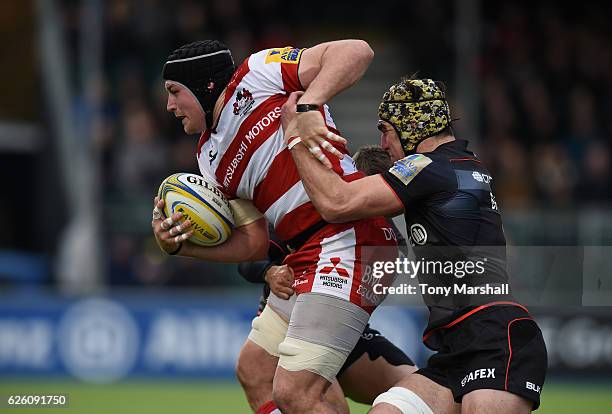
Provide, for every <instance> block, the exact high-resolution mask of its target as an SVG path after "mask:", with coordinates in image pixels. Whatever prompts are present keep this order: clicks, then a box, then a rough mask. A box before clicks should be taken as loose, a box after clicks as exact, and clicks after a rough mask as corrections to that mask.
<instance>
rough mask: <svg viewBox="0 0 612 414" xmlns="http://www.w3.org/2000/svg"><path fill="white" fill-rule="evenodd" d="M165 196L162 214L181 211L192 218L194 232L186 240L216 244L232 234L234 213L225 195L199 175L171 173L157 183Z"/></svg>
mask: <svg viewBox="0 0 612 414" xmlns="http://www.w3.org/2000/svg"><path fill="white" fill-rule="evenodd" d="M157 195H158V196H159V198H161V199H163V200H164V210H163V215H164V216H165V217H169V216H171V215H172V214H174V213H181V214H182V215H183V218H184V219H187V220H189V221H191V223H192V226H191V229H192V230H193V236H191V238H190V239H189V241H191V242H193V243H195V244H198V245H200V246H216V245H218V244H221V243H223V242H225V241H226V240H227V239H228V238H229V237H230V235H231V234H232V228H233V227H234V216H233V214H232V209H231V208H230V206H229V203H228V201H227V199H226V198H225V197H224V196H223V193H221V191H220V190H219V189H218V188H217V186H216V185H215V184H214V183H212V182H210V181H207V180H206V179H205V178H203V177H200V176H199V175H195V174H189V173H178V174H173V175H171V176H170V177H168V178H166V179H165V180H164V181H163V182H162V183H161V185H160V186H159V191H158V194H157Z"/></svg>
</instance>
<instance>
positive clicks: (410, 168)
mask: <svg viewBox="0 0 612 414" xmlns="http://www.w3.org/2000/svg"><path fill="white" fill-rule="evenodd" d="M431 162H432V161H431V158H429V157H427V156H425V155H423V154H413V155H409V156H407V157H406V158H402V159H401V160H399V161H396V162H395V164H393V167H391V168H390V169H389V172H390V173H391V174H393V175H394V176H396V177H397V178H399V180H400V181H401V182H403V183H404V184H406V185H408V184H410V181H412V180H413V179H414V177H416V176H417V175H418V174H419V173H420V172H421V171H423V169H424V168H425V167H427V166H428V165H429V164H431Z"/></svg>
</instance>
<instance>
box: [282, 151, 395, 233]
mask: <svg viewBox="0 0 612 414" xmlns="http://www.w3.org/2000/svg"><path fill="white" fill-rule="evenodd" d="M291 155H292V156H293V160H294V161H295V165H296V166H297V169H298V171H299V173H300V177H301V179H302V183H303V184H304V188H305V189H306V193H308V197H309V198H310V201H312V204H313V205H314V206H315V208H316V209H317V211H318V212H319V213H320V214H321V217H323V219H324V220H325V221H328V222H330V223H344V222H347V221H352V220H358V219H361V218H366V217H375V216H390V215H391V216H394V215H397V214H399V213H401V212H402V211H403V210H404V206H403V205H402V203H401V202H400V200H399V199H398V198H397V196H396V195H395V193H394V192H393V190H391V188H389V186H388V185H387V183H386V182H385V180H383V178H382V177H381V175H380V174H376V175H371V176H368V177H364V178H361V179H359V180H355V181H351V182H346V181H344V180H343V179H342V178H341V177H340V176H339V175H338V174H336V173H335V172H333V171H331V170H329V169H327V168H325V167H324V166H322V165H321V163H319V162H318V161H317V160H315V159H314V158H313V157H312V156H311V155H310V153H309V152H308V150H307V149H306V147H305V146H304V145H301V144H299V145H296V146H295V147H293V149H291Z"/></svg>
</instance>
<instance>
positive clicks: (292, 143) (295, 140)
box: [287, 136, 302, 150]
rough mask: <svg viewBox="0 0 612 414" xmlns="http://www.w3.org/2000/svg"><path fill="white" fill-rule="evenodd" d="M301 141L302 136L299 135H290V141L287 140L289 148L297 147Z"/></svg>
mask: <svg viewBox="0 0 612 414" xmlns="http://www.w3.org/2000/svg"><path fill="white" fill-rule="evenodd" d="M300 142H302V138H300V137H297V136H292V137H290V138H289V141H287V149H289V150H291V149H292V148H293V147H295V146H296V145H297V144H299V143H300Z"/></svg>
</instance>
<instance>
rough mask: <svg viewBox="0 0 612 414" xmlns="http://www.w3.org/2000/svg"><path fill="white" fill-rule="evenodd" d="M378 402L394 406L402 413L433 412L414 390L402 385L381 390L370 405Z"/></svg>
mask: <svg viewBox="0 0 612 414" xmlns="http://www.w3.org/2000/svg"><path fill="white" fill-rule="evenodd" d="M379 403H387V404H391V405H392V406H394V407H396V408H397V409H398V410H400V411H401V412H402V414H433V411H431V408H429V406H428V405H427V404H425V401H423V400H422V399H421V397H419V396H418V395H416V394H415V393H414V392H412V391H410V390H409V389H407V388H403V387H392V388H391V389H389V391H387V392H383V393H382V394H380V395H379V396H378V397H376V399H375V400H374V403H373V404H372V406H375V405H376V404H379Z"/></svg>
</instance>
